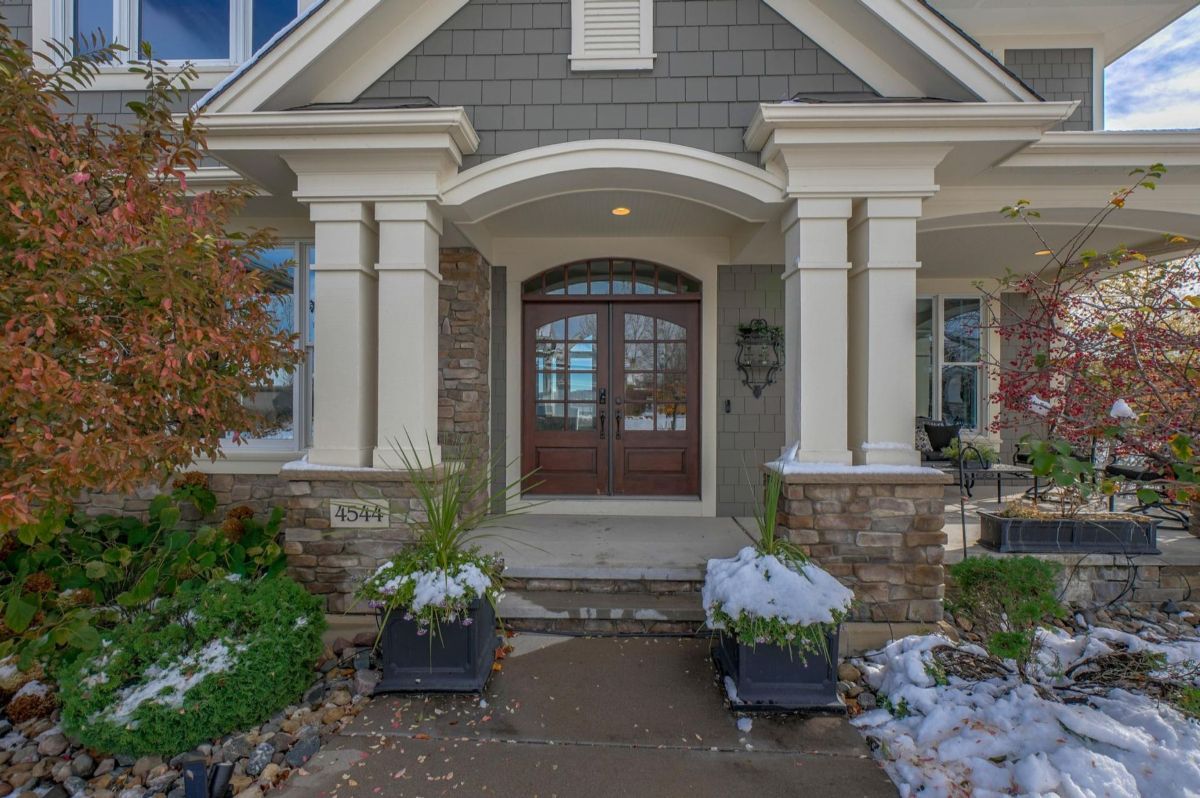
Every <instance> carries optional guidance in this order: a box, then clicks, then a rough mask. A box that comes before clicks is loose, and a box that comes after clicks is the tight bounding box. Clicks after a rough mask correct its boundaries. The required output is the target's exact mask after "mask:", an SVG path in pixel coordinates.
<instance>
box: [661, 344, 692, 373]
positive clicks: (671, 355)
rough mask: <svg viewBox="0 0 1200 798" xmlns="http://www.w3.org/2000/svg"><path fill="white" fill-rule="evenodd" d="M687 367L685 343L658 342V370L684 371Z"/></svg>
mask: <svg viewBox="0 0 1200 798" xmlns="http://www.w3.org/2000/svg"><path fill="white" fill-rule="evenodd" d="M686 369H687V344H659V345H658V370H659V371H684V370H686Z"/></svg>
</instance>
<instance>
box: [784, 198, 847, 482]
mask: <svg viewBox="0 0 1200 798" xmlns="http://www.w3.org/2000/svg"><path fill="white" fill-rule="evenodd" d="M850 214H851V202H850V200H849V199H843V198H836V199H828V198H800V199H797V200H796V201H795V202H794V203H793V204H792V205H791V206H789V207H788V209H787V210H786V211H785V212H784V218H783V225H782V226H783V234H784V253H785V261H784V263H785V267H784V274H783V278H784V297H785V307H784V319H785V329H786V333H785V339H786V340H785V347H786V348H785V356H786V358H787V359H786V362H785V367H784V369H785V380H786V382H785V385H784V412H785V414H786V419H787V423H786V430H787V440H788V441H789V443H795V442H796V441H799V442H800V447H799V450H798V452H797V457H798V459H800V460H802V461H806V462H819V463H840V464H848V463H849V462H850V460H851V457H850V451H849V449H848V448H847V446H846V441H847V427H846V423H847V421H846V419H847V415H846V395H847V366H846V353H847V326H846V324H847V322H846V273H847V272H848V271H849V269H850V264H849V262H848V259H847V243H846V221H847V219H849V218H850Z"/></svg>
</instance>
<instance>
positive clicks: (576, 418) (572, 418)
mask: <svg viewBox="0 0 1200 798" xmlns="http://www.w3.org/2000/svg"><path fill="white" fill-rule="evenodd" d="M567 429H568V430H571V431H574V432H585V431H591V430H594V429H596V406H595V405H594V404H574V403H572V404H568V405H567Z"/></svg>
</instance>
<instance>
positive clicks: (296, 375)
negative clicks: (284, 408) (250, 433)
mask: <svg viewBox="0 0 1200 798" xmlns="http://www.w3.org/2000/svg"><path fill="white" fill-rule="evenodd" d="M278 246H280V247H286V246H291V247H292V248H293V253H294V255H293V258H294V260H295V263H296V278H295V283H294V291H295V299H294V301H293V302H292V310H293V318H292V324H293V325H294V327H293V329H295V330H296V334H297V336H298V340H297V346H298V347H299V348H300V349H301V350H302V351H303V352H304V358H303V360H302V361H301V362H300V363H299V364H298V365H297V366H296V370H295V371H294V372H293V374H292V438H291V439H290V440H275V439H255V438H251V437H245V438H243V439H242V442H241V443H240V444H239V443H234V442H233V436H232V435H227V436H226V437H225V439H224V441H223V443H222V446H221V448H222V450H223V451H224V452H225V453H226V454H227V455H228V454H231V453H238V454H240V455H243V456H244V455H245V454H246V453H250V454H258V453H265V452H286V453H289V454H293V455H299V454H302V453H303V452H305V451H307V450H308V449H309V448H310V447H311V446H312V407H313V403H312V396H313V358H314V343H315V342H314V341H313V340H312V336H310V335H309V329H308V327H309V325H308V321H309V315H310V311H309V306H310V303H313V304H315V301H316V300H315V298H314V297H312V296H310V295H309V274H310V272H311V268H310V267H311V266H312V262H313V254H314V253H315V252H316V247H315V245H314V242H313V241H312V240H311V239H285V240H282V241H280V242H279V244H278ZM313 312H315V309H314V311H313Z"/></svg>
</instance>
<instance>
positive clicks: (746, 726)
mask: <svg viewBox="0 0 1200 798" xmlns="http://www.w3.org/2000/svg"><path fill="white" fill-rule="evenodd" d="M737 727H738V731H740V732H741V733H742V734H749V733H750V730H751V729H753V728H754V721H753V720H751V719H750V718H747V717H741V718H738V721H737Z"/></svg>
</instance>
